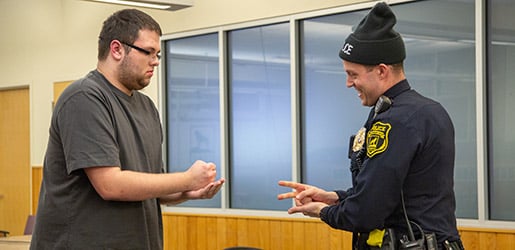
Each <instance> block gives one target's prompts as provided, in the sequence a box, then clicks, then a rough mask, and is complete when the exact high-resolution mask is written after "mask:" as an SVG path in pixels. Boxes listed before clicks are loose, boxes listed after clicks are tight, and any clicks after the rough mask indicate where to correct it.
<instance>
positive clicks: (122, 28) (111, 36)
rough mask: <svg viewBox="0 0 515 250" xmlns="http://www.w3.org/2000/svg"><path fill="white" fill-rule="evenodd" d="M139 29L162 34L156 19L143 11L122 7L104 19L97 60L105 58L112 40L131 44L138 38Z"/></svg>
mask: <svg viewBox="0 0 515 250" xmlns="http://www.w3.org/2000/svg"><path fill="white" fill-rule="evenodd" d="M140 30H150V31H155V32H156V33H157V34H159V36H161V35H162V32H161V27H160V26H159V24H158V23H157V22H156V20H154V19H153V18H152V17H151V16H149V15H148V14H146V13H145V12H143V11H140V10H136V9H124V10H119V11H117V12H115V13H113V14H112V15H111V16H110V17H108V18H107V19H106V20H105V21H104V24H103V26H102V30H101V31H100V35H99V37H98V60H104V59H105V58H107V55H108V53H109V45H110V44H111V41H112V40H119V41H122V42H125V43H129V44H132V43H134V41H136V39H138V34H139V31H140Z"/></svg>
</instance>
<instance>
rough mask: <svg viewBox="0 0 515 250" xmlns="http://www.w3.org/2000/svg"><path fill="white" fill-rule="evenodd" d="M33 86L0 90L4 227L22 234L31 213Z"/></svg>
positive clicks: (0, 202)
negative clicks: (31, 108) (31, 94)
mask: <svg viewBox="0 0 515 250" xmlns="http://www.w3.org/2000/svg"><path fill="white" fill-rule="evenodd" d="M29 103H30V100H29V89H28V88H19V89H8V90H0V230H6V231H9V232H10V234H9V235H10V236H12V235H22V234H23V230H24V228H25V222H26V220H27V216H28V215H29V214H30V104H29Z"/></svg>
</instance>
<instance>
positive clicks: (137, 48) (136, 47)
mask: <svg viewBox="0 0 515 250" xmlns="http://www.w3.org/2000/svg"><path fill="white" fill-rule="evenodd" d="M120 43H122V44H124V45H127V46H129V47H131V48H133V49H135V50H137V51H139V52H141V53H143V54H145V55H147V56H150V58H151V59H152V60H155V59H156V58H157V60H158V61H159V60H160V59H161V55H159V54H157V53H152V52H150V51H148V50H146V49H143V48H140V47H138V46H136V45H134V44H129V43H126V42H122V41H120Z"/></svg>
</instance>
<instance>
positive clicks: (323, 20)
mask: <svg viewBox="0 0 515 250" xmlns="http://www.w3.org/2000/svg"><path fill="white" fill-rule="evenodd" d="M365 14H366V12H364V11H361V12H353V13H345V14H339V15H331V16H326V17H318V18H312V19H307V20H303V21H302V22H301V25H300V30H301V39H300V40H301V55H302V56H301V74H302V75H301V103H302V109H301V113H302V115H301V119H302V120H301V127H302V136H301V137H302V147H301V148H302V153H301V156H302V181H303V182H305V183H308V184H310V185H315V186H318V187H320V188H323V189H325V190H335V189H347V188H349V187H351V186H352V180H351V174H350V170H349V166H350V161H349V159H348V149H349V139H350V136H351V135H353V134H355V133H356V132H357V131H358V130H359V129H360V128H361V127H363V124H364V123H365V121H366V118H367V116H368V112H369V111H370V109H369V108H367V107H363V106H362V105H361V102H360V100H359V97H357V95H356V92H355V91H354V90H350V89H347V87H346V86H345V81H346V79H345V77H346V75H345V72H344V70H343V64H342V60H341V59H340V58H339V57H338V52H339V50H340V48H341V46H342V45H343V39H345V37H347V35H348V34H350V33H351V28H352V25H354V24H356V23H357V22H359V21H360V20H361V18H362V17H363V16H364V15H365Z"/></svg>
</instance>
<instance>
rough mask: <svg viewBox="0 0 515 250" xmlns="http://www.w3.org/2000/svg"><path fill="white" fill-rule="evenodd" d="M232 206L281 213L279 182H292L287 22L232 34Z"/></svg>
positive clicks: (282, 203)
mask: <svg viewBox="0 0 515 250" xmlns="http://www.w3.org/2000/svg"><path fill="white" fill-rule="evenodd" d="M228 43H229V46H228V48H229V55H228V57H229V91H230V95H229V102H230V105H229V106H230V107H229V117H230V121H229V123H230V125H229V128H230V131H229V134H230V142H229V144H230V151H229V154H230V164H229V165H230V185H229V186H230V197H231V198H230V204H231V205H230V207H231V208H242V209H262V210H285V209H287V208H289V207H290V206H291V203H290V202H287V201H278V200H277V198H276V195H277V194H278V193H279V192H280V191H281V188H280V187H279V186H278V185H277V181H279V180H281V179H286V180H290V179H291V168H292V162H291V159H292V156H291V154H292V150H291V148H292V146H291V145H292V143H291V141H292V137H291V111H290V109H291V108H290V106H291V104H290V100H291V98H290V45H289V44H290V38H289V24H288V23H281V24H274V25H268V26H261V27H256V28H248V29H241V30H235V31H231V32H229V34H228Z"/></svg>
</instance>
